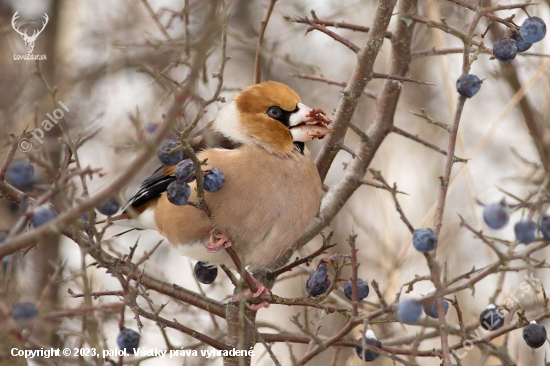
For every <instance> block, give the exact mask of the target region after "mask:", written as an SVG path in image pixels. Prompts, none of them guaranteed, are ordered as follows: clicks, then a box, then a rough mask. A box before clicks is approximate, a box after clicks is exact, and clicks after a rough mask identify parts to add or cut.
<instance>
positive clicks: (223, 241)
mask: <svg viewBox="0 0 550 366" xmlns="http://www.w3.org/2000/svg"><path fill="white" fill-rule="evenodd" d="M216 239H219V240H216ZM230 246H231V240H230V239H229V236H227V234H226V233H225V232H222V233H218V234H214V230H210V239H209V240H208V243H207V244H206V251H207V252H208V253H217V252H219V251H220V250H222V249H224V248H229V247H230Z"/></svg>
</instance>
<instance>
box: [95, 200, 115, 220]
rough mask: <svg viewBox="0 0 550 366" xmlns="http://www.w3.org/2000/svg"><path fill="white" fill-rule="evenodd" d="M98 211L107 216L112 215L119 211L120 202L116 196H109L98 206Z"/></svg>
mask: <svg viewBox="0 0 550 366" xmlns="http://www.w3.org/2000/svg"><path fill="white" fill-rule="evenodd" d="M96 208H97V211H98V212H99V213H101V214H103V215H105V216H112V215H114V214H116V213H117V212H118V209H119V208H120V204H119V203H118V200H117V199H116V198H109V199H108V200H107V201H105V202H103V203H101V204H100V205H99V206H97V207H96Z"/></svg>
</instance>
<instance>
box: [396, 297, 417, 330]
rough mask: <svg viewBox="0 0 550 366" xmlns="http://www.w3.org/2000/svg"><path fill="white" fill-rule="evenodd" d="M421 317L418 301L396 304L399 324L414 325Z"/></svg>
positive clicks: (409, 300)
mask: <svg viewBox="0 0 550 366" xmlns="http://www.w3.org/2000/svg"><path fill="white" fill-rule="evenodd" d="M421 315H422V304H421V303H420V301H418V300H414V299H406V300H403V301H400V302H399V303H398V304H397V318H398V319H399V321H400V322H401V323H405V324H411V325H413V324H416V323H418V320H420V316H421Z"/></svg>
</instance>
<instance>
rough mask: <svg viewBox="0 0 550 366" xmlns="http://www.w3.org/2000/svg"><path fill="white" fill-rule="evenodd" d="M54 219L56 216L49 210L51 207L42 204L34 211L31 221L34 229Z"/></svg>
mask: <svg viewBox="0 0 550 366" xmlns="http://www.w3.org/2000/svg"><path fill="white" fill-rule="evenodd" d="M56 217H57V214H56V213H55V211H54V210H53V209H52V208H51V206H50V205H48V204H44V205H41V206H38V207H37V208H35V209H34V212H33V214H32V218H31V221H32V224H33V225H34V227H39V226H40V225H44V224H45V223H47V222H48V221H51V220H53V219H55V218H56Z"/></svg>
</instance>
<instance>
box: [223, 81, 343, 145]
mask: <svg viewBox="0 0 550 366" xmlns="http://www.w3.org/2000/svg"><path fill="white" fill-rule="evenodd" d="M328 124H329V121H328V120H327V119H326V117H324V113H323V112H320V110H313V109H311V108H309V107H308V106H306V105H304V104H303V103H302V102H301V100H300V97H299V96H298V94H296V92H295V91H294V90H292V89H291V88H289V87H288V86H286V85H285V84H282V83H278V82H275V81H267V82H264V83H260V84H256V85H253V86H251V87H248V88H247V89H245V90H244V91H243V92H242V93H240V94H239V95H238V96H237V97H236V98H235V100H234V101H233V102H231V103H230V104H228V105H227V106H225V107H224V108H222V109H221V110H220V113H219V114H218V116H217V117H216V121H215V127H216V129H217V130H218V131H220V132H221V133H223V134H224V135H225V136H226V137H228V138H230V139H232V140H234V141H235V142H239V143H243V144H250V145H259V146H262V147H264V148H265V149H267V150H269V151H271V152H274V153H277V154H282V155H287V154H289V153H291V152H292V151H294V150H295V145H294V143H302V142H304V141H307V140H310V139H312V138H322V137H324V136H325V135H326V134H328V133H331V132H332V130H330V129H329V128H328Z"/></svg>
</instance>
